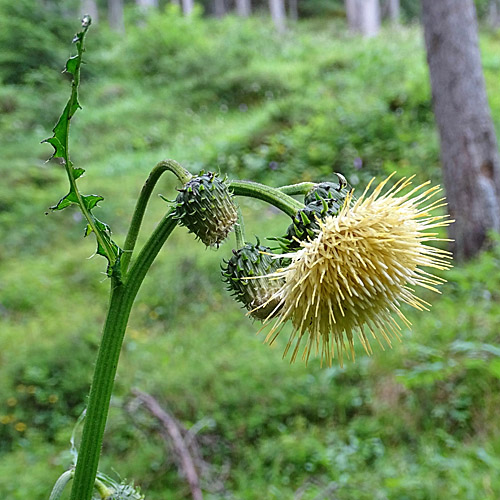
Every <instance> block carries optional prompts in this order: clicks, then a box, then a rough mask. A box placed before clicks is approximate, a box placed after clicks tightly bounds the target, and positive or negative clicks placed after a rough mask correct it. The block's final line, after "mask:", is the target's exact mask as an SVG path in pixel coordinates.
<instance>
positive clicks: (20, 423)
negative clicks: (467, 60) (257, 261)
mask: <svg viewBox="0 0 500 500" xmlns="http://www.w3.org/2000/svg"><path fill="white" fill-rule="evenodd" d="M318 27H319V28H318ZM167 28H168V29H167ZM92 29H94V28H92ZM51 43H54V44H55V43H56V42H51ZM499 44H500V38H499V37H498V36H497V35H495V34H494V33H488V34H485V35H484V36H483V38H482V50H483V58H484V65H485V74H486V80H487V83H488V86H489V91H490V96H491V97H490V101H491V106H492V112H493V116H494V119H495V122H496V123H497V125H498V124H500V100H499V99H498V97H497V96H498V95H500V93H499V92H498V81H497V78H496V73H497V72H498V66H499V64H500V63H499V60H498V56H497V55H496V54H497V53H498V48H499ZM56 53H58V52H57V51H56ZM221 54H224V56H223V57H222V56H221ZM85 59H86V61H87V65H86V66H85V67H84V69H83V84H82V85H83V86H82V89H81V102H82V105H83V108H84V109H83V112H80V113H79V114H78V116H77V118H76V119H75V123H74V125H73V133H74V135H73V141H74V144H73V148H72V151H73V153H72V157H73V161H74V162H75V165H76V166H82V167H84V168H85V169H86V170H87V173H88V176H87V177H84V178H82V179H81V184H80V185H81V186H82V190H83V191H85V192H99V193H100V194H102V195H103V196H104V198H105V201H104V202H103V203H102V208H101V209H100V210H98V212H96V214H97V215H98V213H99V212H100V213H101V214H102V218H103V219H104V220H106V221H107V222H109V224H110V226H111V227H112V228H113V231H114V237H115V239H116V241H117V243H118V244H122V243H123V234H124V231H125V230H126V228H127V225H128V218H129V217H130V214H131V213H132V210H133V206H134V203H135V196H136V194H137V192H138V190H139V188H140V186H141V185H142V183H143V182H144V180H145V178H146V177H147V175H148V173H149V170H150V169H151V168H152V167H153V166H154V164H156V163H157V162H158V161H159V160H161V159H164V158H167V157H171V158H175V159H176V160H178V161H179V162H181V163H182V164H183V165H185V166H186V167H187V168H189V169H190V170H191V171H193V172H194V171H196V170H197V169H201V168H207V169H215V170H217V171H219V170H220V171H221V172H223V173H228V174H229V176H230V177H238V178H250V179H253V180H261V181H266V182H269V183H271V184H274V185H280V184H284V183H288V182H293V181H301V180H320V179H324V178H330V177H331V175H332V172H333V171H340V172H342V173H344V175H345V176H346V177H347V178H348V179H349V180H350V181H351V183H352V184H353V185H356V186H358V188H359V189H360V188H361V187H363V186H364V185H365V184H366V182H367V181H368V180H369V178H370V177H371V176H373V175H376V176H377V177H378V178H382V177H383V176H385V175H386V174H388V173H390V172H392V171H394V170H396V171H397V175H398V176H402V175H409V174H413V173H416V174H417V178H418V180H426V179H427V178H430V179H432V180H433V181H435V182H439V179H440V172H439V167H438V144H437V137H436V132H435V127H434V122H433V118H432V114H431V102H430V91H429V86H428V76H427V70H426V67H425V54H424V52H423V47H422V40H421V36H420V33H419V32H418V30H417V29H416V28H411V27H410V28H401V29H400V30H398V31H389V30H386V31H384V32H383V33H382V35H381V36H380V37H379V38H377V39H374V40H370V41H363V40H359V39H357V38H352V37H349V36H347V35H346V34H345V33H344V32H343V31H342V30H341V29H340V28H339V25H338V24H337V23H333V24H327V23H319V22H318V21H314V23H311V24H308V23H301V24H299V25H298V26H297V27H296V28H294V30H293V31H291V32H290V33H289V34H287V35H285V37H284V38H283V39H279V38H278V37H276V35H275V34H274V33H273V31H272V26H270V25H269V24H266V23H264V22H262V20H253V21H249V22H248V23H242V22H240V21H238V20H235V19H231V18H228V19H225V20H223V21H220V22H219V21H213V20H202V19H200V18H199V17H197V16H195V17H194V18H193V19H192V20H190V21H187V20H185V19H182V18H179V17H178V16H177V15H176V14H175V12H173V11H172V12H169V13H167V14H164V15H162V16H160V15H158V16H155V17H154V18H152V19H150V20H145V21H144V22H143V23H137V26H134V25H133V21H132V20H131V21H130V22H129V25H128V26H127V34H126V35H125V36H124V37H123V38H122V39H120V38H118V39H117V38H116V36H111V34H110V33H107V32H106V31H105V30H104V28H102V26H101V27H97V28H95V31H94V32H91V33H90V35H89V46H88V52H87V54H86V56H85ZM30 60H31V59H30ZM0 62H1V61H0ZM62 62H63V61H62V59H61V64H62ZM26 64H28V63H26ZM51 64H52V63H50V64H49V65H48V66H50V65H51ZM16 67H17V66H16ZM2 68H3V66H2V65H1V64H0V80H1V81H2V83H1V84H0V111H1V112H0V132H1V133H2V138H4V139H5V140H4V141H2V146H1V147H2V155H1V156H0V174H1V176H2V183H0V238H1V242H2V244H1V245H0V277H1V278H0V380H1V385H0V496H1V497H2V498H6V499H8V500H11V499H12V500H21V499H22V500H24V499H25V498H28V497H29V498H31V499H33V500H38V499H40V500H41V499H44V498H47V496H48V495H47V493H48V492H49V491H50V488H51V486H52V484H53V482H54V481H55V479H56V478H57V477H58V475H59V474H60V472H62V470H63V469H64V467H66V466H67V464H68V463H69V460H70V458H69V455H68V452H67V449H68V441H69V437H70V435H71V431H72V428H73V425H74V423H75V421H76V419H77V418H78V415H79V414H80V412H81V411H82V409H83V407H84V404H85V399H86V396H87V393H88V384H89V382H90V377H91V373H92V371H93V365H94V356H95V353H96V349H97V344H98V342H99V331H100V328H101V325H102V321H103V318H104V314H105V308H106V300H107V283H106V281H107V278H106V277H105V274H104V271H105V263H104V261H103V259H101V258H99V257H95V258H92V259H90V257H91V256H92V255H93V252H94V250H95V248H94V246H93V243H92V241H90V240H85V239H82V233H83V225H84V224H83V221H82V220H81V218H80V217H79V215H78V214H77V212H76V211H71V209H69V210H67V211H66V212H65V213H62V214H61V213H50V214H49V215H44V213H45V212H46V211H47V207H48V206H50V205H52V204H54V203H56V202H57V200H58V197H59V196H60V194H61V192H63V190H64V186H65V179H64V176H63V170H62V168H61V167H60V166H59V165H57V163H56V162H54V161H52V162H50V163H48V164H46V163H45V159H46V158H47V157H48V156H49V155H50V150H49V149H50V148H48V147H47V146H37V143H38V142H39V141H40V140H41V139H43V138H45V137H47V136H48V135H49V131H50V128H51V126H52V125H53V122H54V121H55V119H56V116H55V111H54V109H59V107H60V106H61V103H62V102H63V100H64V98H63V97H62V96H63V95H64V94H61V92H60V91H59V89H61V88H64V85H65V84H66V85H67V82H64V81H62V82H61V81H60V80H63V78H62V77H60V76H58V77H57V79H56V78H54V77H53V76H47V79H46V80H44V81H45V83H44V81H42V82H34V76H33V72H34V71H35V70H36V72H37V73H36V74H37V75H40V74H41V73H44V72H46V73H47V75H51V74H52V73H51V72H49V71H46V70H47V67H46V66H43V65H42V66H40V67H38V68H35V69H33V68H28V69H26V66H24V67H23V68H24V69H23V71H25V73H26V74H25V76H24V77H23V79H22V80H20V81H16V82H14V81H13V80H12V78H11V77H8V78H7V76H8V75H13V74H14V73H12V71H11V72H10V73H7V72H5V71H6V70H5V71H4V70H2ZM2 71H4V72H2ZM16 74H17V73H16ZM6 75H7V76H6ZM30 75H31V76H30ZM169 175H170V174H166V176H165V179H164V180H162V181H160V184H159V188H158V192H159V193H161V194H163V195H164V196H165V197H166V198H167V199H173V198H174V197H175V196H176V191H175V188H176V187H178V186H177V184H176V183H175V182H174V178H173V176H170V177H169ZM165 207H166V205H165V203H164V202H163V201H161V200H160V199H159V198H156V197H153V200H152V203H151V208H150V209H149V211H148V215H147V220H146V222H145V233H147V232H148V231H151V230H152V229H153V228H154V227H155V224H156V222H157V220H158V219H159V218H160V217H161V215H162V214H163V213H164V211H165ZM242 208H243V212H244V214H245V217H246V220H247V235H248V239H251V240H252V241H253V239H254V236H253V235H254V234H258V235H259V236H260V237H261V239H262V240H263V241H264V242H266V240H265V236H266V235H269V236H270V235H274V236H275V235H279V234H283V233H284V231H285V229H286V227H287V224H288V221H287V220H286V217H285V216H283V215H280V214H276V213H275V211H273V210H269V209H267V208H265V207H264V205H263V204H261V203H260V202H256V201H249V202H245V203H244V204H243V207H242ZM98 216H99V215H98ZM99 217H100V216H99ZM185 233H186V232H185V231H184V230H183V229H179V230H176V231H175V232H174V235H173V237H172V238H171V239H170V240H169V241H168V243H167V245H166V247H165V249H164V250H163V251H162V253H161V255H160V257H159V259H158V261H157V262H156V263H155V264H154V266H153V269H152V271H151V274H150V275H149V276H148V277H147V279H146V281H145V283H144V286H143V289H142V290H141V292H140V294H139V296H138V299H137V302H136V305H135V309H134V311H133V314H132V319H131V323H130V326H129V329H128V332H127V336H126V339H125V344H124V349H123V352H122V358H121V361H120V366H119V370H118V376H117V381H116V391H115V395H114V398H113V402H112V412H111V418H110V421H109V424H108V428H107V435H106V437H105V446H104V454H103V459H102V466H101V468H102V469H103V470H105V471H106V472H107V473H110V474H113V473H114V472H113V471H114V470H116V471H117V473H119V474H120V475H121V476H122V477H126V478H129V479H133V480H134V481H135V482H136V483H138V484H140V485H141V486H142V488H143V489H144V490H145V491H146V492H147V498H149V499H150V500H160V499H164V498H169V499H170V498H171V499H174V500H175V499H179V500H180V499H183V498H189V490H188V488H187V486H186V484H185V482H184V481H183V480H182V479H180V478H179V475H178V473H177V469H176V466H175V460H174V457H173V456H172V453H171V451H166V450H165V446H164V443H163V441H162V439H161V438H160V436H159V434H158V432H157V428H156V427H155V424H154V422H152V420H151V419H150V418H149V417H148V416H147V415H146V414H145V413H144V412H143V411H141V410H140V409H135V410H134V411H135V413H134V411H132V409H133V408H134V406H133V405H131V400H132V397H131V395H130V394H131V393H130V390H131V388H132V387H137V388H139V389H141V390H144V391H147V392H150V393H151V394H153V395H154V396H155V397H156V398H157V399H158V401H159V402H160V403H161V404H162V405H164V406H165V408H168V409H169V410H170V411H171V412H172V413H173V414H174V415H175V417H176V418H177V419H178V420H179V421H180V422H182V424H183V425H184V426H185V427H186V428H191V427H192V426H195V428H198V429H199V430H198V434H197V437H196V439H197V441H198V443H199V446H200V449H201V453H202V456H203V459H204V460H205V462H206V464H207V468H206V470H207V472H206V475H205V477H204V483H203V484H204V488H205V492H206V495H205V497H206V498H207V499H222V498H232V499H244V500H246V499H249V500H252V499H255V500H257V499H259V500H260V499H263V498H269V499H273V498H276V499H288V498H290V499H292V498H294V495H295V496H296V497H297V496H298V495H299V494H301V495H302V496H301V497H300V498H302V499H314V498H338V499H346V500H347V499H349V500H351V499H360V500H363V499H381V500H382V499H386V498H389V499H397V500H401V499H409V500H410V499H411V500H420V499H422V500H429V499H436V500H437V499H442V498H457V499H467V500H469V499H470V500H476V499H478V498H481V499H483V498H484V499H491V500H493V499H496V498H497V497H498V491H500V482H499V478H498V473H497V471H498V468H499V467H500V463H499V459H498V457H499V456H500V434H499V430H498V425H497V416H496V409H497V408H498V406H499V404H500V390H499V389H500V338H499V334H498V332H499V326H500V325H499V322H500V320H499V318H500V306H499V304H500V297H499V295H498V290H500V282H499V280H500V278H499V276H500V273H499V267H500V264H499V263H500V254H499V253H498V251H495V250H492V251H489V252H486V253H484V254H483V255H482V256H481V257H479V258H478V259H476V260H474V261H472V262H470V263H468V264H464V265H460V266H457V267H456V268H454V269H453V270H452V271H451V272H449V273H447V274H446V277H447V279H448V283H447V284H446V285H444V286H443V287H442V292H443V294H442V296H437V295H431V294H430V293H424V294H423V296H424V298H425V300H427V301H429V302H431V303H432V309H431V312H424V313H420V312H419V313H417V312H412V311H410V310H408V308H407V309H405V314H407V315H408V317H409V319H410V321H411V322H412V323H413V328H412V332H409V331H406V330H405V331H403V342H402V343H399V342H395V343H394V346H393V349H392V350H391V349H386V350H385V351H383V350H381V349H380V348H379V347H378V345H376V342H375V343H374V345H373V347H374V354H373V356H371V357H367V356H366V355H365V354H364V353H363V352H362V351H361V350H358V351H357V359H356V362H355V363H354V364H353V363H351V362H346V365H345V366H344V368H343V369H341V368H339V367H338V366H333V367H320V366H319V361H318V360H316V359H313V360H311V361H310V363H309V365H308V366H307V367H306V366H304V365H303V364H302V363H296V364H294V365H290V364H289V363H288V360H282V359H281V358H282V351H283V347H284V345H285V344H286V337H287V332H288V331H287V330H285V331H283V333H282V334H281V335H280V336H279V337H278V339H277V341H276V343H275V345H273V346H272V347H269V346H266V345H263V340H264V338H265V335H266V332H265V331H264V332H261V333H259V334H258V335H257V332H258V330H259V328H260V325H259V324H258V323H253V322H252V321H251V320H250V319H249V318H245V316H244V312H245V311H244V310H241V309H240V308H239V306H238V305H237V304H236V303H234V302H233V301H232V300H231V299H230V297H229V295H228V294H227V292H226V291H225V289H224V288H225V287H224V285H223V283H222V282H221V277H220V263H221V259H222V258H228V257H229V256H230V254H231V248H232V245H234V243H233V241H230V242H227V243H225V244H224V245H223V246H222V247H221V249H220V250H219V251H215V250H205V249H203V248H202V247H201V245H199V244H195V243H194V238H193V237H192V235H187V234H185ZM144 238H145V237H144V235H143V236H142V237H141V238H140V239H141V241H144ZM131 408H132V409H131ZM131 412H132V413H131ZM325 492H326V493H325ZM321 495H323V496H321Z"/></svg>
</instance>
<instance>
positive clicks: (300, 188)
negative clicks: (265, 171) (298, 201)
mask: <svg viewBox="0 0 500 500" xmlns="http://www.w3.org/2000/svg"><path fill="white" fill-rule="evenodd" d="M314 186H316V183H315V182H300V183H299V184H290V185H289V186H282V187H280V188H278V189H279V190H280V191H281V192H282V193H285V194H288V195H294V194H307V193H308V192H309V191H311V189H313V188H314Z"/></svg>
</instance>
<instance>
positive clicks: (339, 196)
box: [304, 174, 350, 210]
mask: <svg viewBox="0 0 500 500" xmlns="http://www.w3.org/2000/svg"><path fill="white" fill-rule="evenodd" d="M337 177H338V178H339V182H320V183H319V184H316V185H315V186H314V187H313V188H312V189H311V190H310V191H309V192H308V193H307V194H306V196H305V197H304V204H306V205H309V203H312V202H314V201H318V200H329V199H333V200H337V203H338V204H339V205H340V207H339V210H340V208H342V205H343V204H344V200H345V198H346V196H347V195H348V193H349V191H350V186H349V184H348V183H347V181H346V179H345V177H344V176H343V175H341V174H337Z"/></svg>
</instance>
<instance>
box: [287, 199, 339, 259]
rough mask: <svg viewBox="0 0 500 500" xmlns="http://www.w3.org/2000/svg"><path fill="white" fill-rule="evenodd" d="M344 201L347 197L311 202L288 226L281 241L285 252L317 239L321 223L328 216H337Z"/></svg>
mask: <svg viewBox="0 0 500 500" xmlns="http://www.w3.org/2000/svg"><path fill="white" fill-rule="evenodd" d="M346 195H347V193H346ZM344 200H345V197H344V199H342V200H340V199H339V200H337V199H335V198H327V199H325V198H322V199H318V200H316V201H312V202H310V203H309V204H308V205H306V207H305V208H303V209H301V210H299V211H298V212H297V214H296V215H295V217H294V218H293V219H292V223H291V224H290V225H289V226H288V229H287V231H286V235H285V237H284V238H281V239H280V240H279V241H280V243H281V244H282V245H283V244H284V245H283V246H284V249H285V251H293V250H294V249H297V248H299V247H300V242H301V241H309V240H311V239H313V238H315V237H316V233H317V232H318V230H319V221H321V220H324V219H325V218H326V217H328V216H335V215H337V214H338V213H339V212H340V210H341V208H342V206H343V204H344Z"/></svg>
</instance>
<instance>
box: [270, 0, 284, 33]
mask: <svg viewBox="0 0 500 500" xmlns="http://www.w3.org/2000/svg"><path fill="white" fill-rule="evenodd" d="M269 10H270V11H271V17H272V19H273V22H274V25H275V26H276V29H277V30H278V32H279V33H284V32H285V30H286V24H285V21H286V14H285V1H284V0H269Z"/></svg>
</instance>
